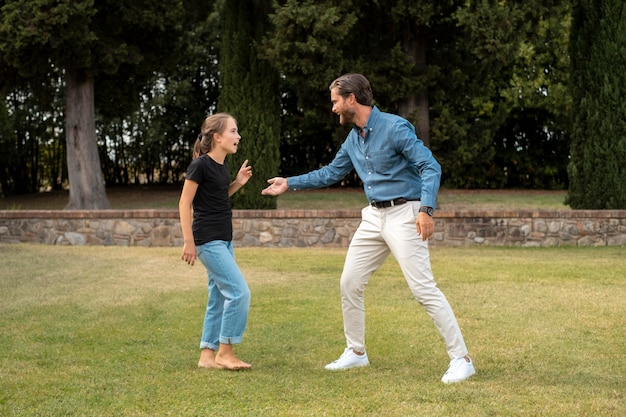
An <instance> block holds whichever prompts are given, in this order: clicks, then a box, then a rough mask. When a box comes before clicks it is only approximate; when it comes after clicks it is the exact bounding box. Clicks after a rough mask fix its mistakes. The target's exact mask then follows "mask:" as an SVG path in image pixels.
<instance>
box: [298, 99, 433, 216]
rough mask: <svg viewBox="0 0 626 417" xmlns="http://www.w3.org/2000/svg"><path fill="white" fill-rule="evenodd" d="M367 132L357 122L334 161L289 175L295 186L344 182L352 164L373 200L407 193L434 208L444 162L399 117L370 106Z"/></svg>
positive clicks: (310, 186) (409, 197) (405, 196)
mask: <svg viewBox="0 0 626 417" xmlns="http://www.w3.org/2000/svg"><path fill="white" fill-rule="evenodd" d="M364 130H365V137H363V136H362V135H361V132H360V129H359V128H358V127H355V128H354V129H352V130H351V131H350V133H349V134H348V137H347V138H346V140H345V141H344V143H343V144H342V145H341V148H340V149H339V151H338V152H337V155H335V158H334V159H333V160H332V162H331V163H330V164H328V165H326V166H324V167H323V168H320V169H318V170H315V171H311V172H309V173H307V174H303V175H298V176H294V177H289V178H287V180H288V182H289V188H290V189H291V190H305V189H312V188H322V187H327V186H329V185H332V184H335V183H337V182H339V181H341V180H342V179H343V178H344V177H345V176H346V175H348V174H349V173H350V171H352V169H354V170H355V171H356V173H357V174H358V176H359V178H361V181H362V182H363V189H364V191H365V195H366V196H367V199H368V200H369V201H370V202H377V201H389V200H393V199H396V198H400V197H404V198H407V199H409V200H417V199H421V202H422V205H424V206H429V207H435V206H436V198H437V192H438V191H439V182H440V179H441V166H440V165H439V163H438V162H437V161H436V160H435V158H434V156H433V154H432V152H431V151H430V149H428V148H427V147H426V146H424V143H423V142H422V141H421V140H420V139H418V137H417V135H416V134H415V128H414V127H413V125H412V124H411V123H409V122H408V121H407V120H406V119H403V118H402V117H400V116H397V115H394V114H390V113H384V112H381V111H380V110H378V108H377V107H376V106H374V107H373V108H372V113H371V114H370V117H369V119H368V120H367V124H366V125H365V128H364Z"/></svg>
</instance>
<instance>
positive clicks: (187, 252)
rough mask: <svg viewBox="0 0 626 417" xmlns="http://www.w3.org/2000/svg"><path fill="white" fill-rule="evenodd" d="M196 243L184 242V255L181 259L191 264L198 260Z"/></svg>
mask: <svg viewBox="0 0 626 417" xmlns="http://www.w3.org/2000/svg"><path fill="white" fill-rule="evenodd" d="M196 256H197V255H196V245H195V243H193V242H189V243H188V242H185V243H184V244H183V255H182V256H181V259H182V260H183V261H185V262H187V263H188V264H189V265H191V266H193V264H194V262H195V261H196Z"/></svg>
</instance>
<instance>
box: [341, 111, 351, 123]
mask: <svg viewBox="0 0 626 417" xmlns="http://www.w3.org/2000/svg"><path fill="white" fill-rule="evenodd" d="M339 123H340V124H341V125H342V126H348V125H352V124H354V112H344V113H342V114H341V115H339Z"/></svg>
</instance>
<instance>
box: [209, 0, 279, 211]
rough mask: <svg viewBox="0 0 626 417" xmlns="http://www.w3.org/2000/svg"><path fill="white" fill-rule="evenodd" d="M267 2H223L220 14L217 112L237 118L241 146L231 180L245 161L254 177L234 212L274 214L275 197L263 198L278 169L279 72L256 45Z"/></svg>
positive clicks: (230, 161)
mask: <svg viewBox="0 0 626 417" xmlns="http://www.w3.org/2000/svg"><path fill="white" fill-rule="evenodd" d="M270 5H271V1H270V0H257V1H247V0H226V1H225V2H224V6H223V9H222V19H221V20H222V42H221V45H220V83H221V92H220V96H219V100H218V109H219V111H224V112H227V113H230V114H231V115H232V116H233V117H234V118H235V119H237V125H238V127H239V133H240V134H241V138H242V139H241V143H240V145H239V150H238V151H237V153H236V154H234V155H231V156H229V157H228V159H227V163H228V167H229V169H230V171H231V175H232V176H233V178H234V176H235V175H236V174H237V171H239V167H240V166H241V164H242V163H243V161H244V160H246V159H248V161H249V162H248V164H249V165H251V166H252V172H253V175H252V178H251V179H250V180H249V181H248V183H247V184H246V186H245V187H243V188H241V189H240V190H239V191H237V192H236V193H235V194H234V195H233V196H232V200H231V201H232V203H233V207H234V208H236V209H274V208H276V197H268V196H263V195H261V190H262V189H263V188H265V187H266V186H267V179H268V178H272V177H275V176H277V175H278V168H279V165H280V156H279V142H280V102H279V96H278V83H279V77H278V73H277V72H276V70H275V69H273V67H272V66H271V65H269V64H268V63H267V62H266V61H264V60H262V59H261V58H260V57H259V56H258V54H257V50H258V48H257V47H256V42H257V41H258V40H260V39H261V37H262V35H263V34H264V32H265V31H266V30H267V28H268V20H267V17H268V15H269V13H270Z"/></svg>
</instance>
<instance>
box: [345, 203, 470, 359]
mask: <svg viewBox="0 0 626 417" xmlns="http://www.w3.org/2000/svg"><path fill="white" fill-rule="evenodd" d="M419 207H420V202H419V201H409V202H408V203H406V204H402V205H400V206H394V207H389V208H384V209H377V208H374V207H372V206H367V207H365V208H364V209H363V210H362V221H361V224H360V225H359V227H358V229H357V231H356V233H355V234H354V237H353V238H352V241H351V242H350V247H349V248H348V253H347V255H346V260H345V264H344V268H343V273H342V275H341V304H342V309H343V323H344V332H345V335H346V341H347V345H348V348H352V349H353V350H354V351H356V352H364V351H365V302H364V290H365V286H366V285H367V282H368V280H369V278H370V276H371V275H372V273H374V271H376V270H377V269H378V268H380V266H381V265H382V264H383V262H384V261H385V259H386V258H387V256H388V255H389V253H391V254H393V256H394V257H395V258H396V260H397V261H398V264H399V265H400V268H401V269H402V272H403V274H404V277H405V279H406V282H407V284H408V285H409V288H410V290H411V292H412V293H413V295H414V297H415V299H416V300H417V301H418V302H419V303H420V304H421V305H422V306H423V307H424V309H425V310H426V312H427V313H428V315H429V316H430V317H431V318H432V320H433V322H434V323H435V327H436V328H437V330H438V331H439V333H440V335H441V337H442V338H443V341H444V342H445V344H446V349H447V352H448V355H449V356H450V359H454V358H460V357H463V356H465V355H466V354H467V348H466V346H465V342H464V340H463V335H462V334H461V330H460V328H459V325H458V323H457V321H456V317H455V316H454V312H453V311H452V308H451V307H450V304H449V303H448V300H447V299H446V297H445V295H444V294H443V293H442V292H441V290H440V289H439V287H437V284H436V282H435V278H434V276H433V273H432V270H431V267H430V255H429V251H428V242H427V241H423V240H422V237H421V236H420V235H418V234H417V230H416V226H415V222H416V219H417V214H418V211H419Z"/></svg>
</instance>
